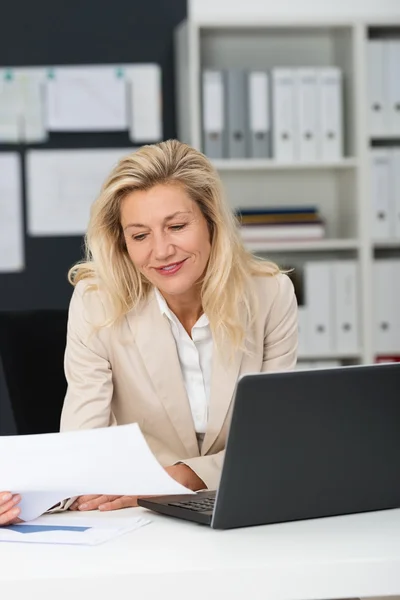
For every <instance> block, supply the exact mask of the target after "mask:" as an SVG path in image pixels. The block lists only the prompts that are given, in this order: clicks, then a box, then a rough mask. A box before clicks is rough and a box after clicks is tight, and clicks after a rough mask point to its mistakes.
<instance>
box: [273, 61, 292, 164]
mask: <svg viewBox="0 0 400 600" xmlns="http://www.w3.org/2000/svg"><path fill="white" fill-rule="evenodd" d="M272 115H273V125H272V131H273V155H274V158H275V159H276V160H277V161H281V162H294V161H295V160H296V155H295V138H294V136H295V78H294V71H293V70H292V69H281V68H279V69H273V70H272Z"/></svg>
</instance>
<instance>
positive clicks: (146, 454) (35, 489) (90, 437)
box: [0, 423, 193, 521]
mask: <svg viewBox="0 0 400 600" xmlns="http://www.w3.org/2000/svg"><path fill="white" fill-rule="evenodd" d="M0 456H12V460H11V461H3V463H2V467H1V470H0V490H10V491H11V492H13V493H19V494H21V498H22V499H21V502H20V505H19V506H20V508H21V513H20V518H21V519H22V520H23V521H29V520H33V519H36V518H37V517H38V516H39V515H40V514H42V513H44V512H45V511H46V510H48V509H50V508H51V507H52V506H54V505H55V504H56V503H58V502H60V501H61V500H64V499H66V498H70V497H74V496H81V495H86V494H113V495H114V494H115V495H127V496H132V495H133V496H145V495H146V496H147V495H149V496H152V495H164V494H165V495H169V494H190V493H193V492H191V491H190V490H188V489H187V488H185V487H184V486H183V485H181V484H180V483H178V482H177V481H175V480H174V479H173V478H172V477H170V475H168V473H167V471H166V470H165V469H164V468H163V467H162V466H161V465H160V463H159V462H158V461H157V459H156V458H155V456H154V455H153V453H152V452H151V450H150V448H149V446H148V444H147V442H146V440H145V438H144V436H143V434H142V432H141V430H140V428H139V426H138V424H137V423H132V424H130V425H120V426H118V427H105V428H100V429H90V430H80V431H68V432H64V433H47V434H36V435H16V436H4V437H0Z"/></svg>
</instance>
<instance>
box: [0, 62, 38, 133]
mask: <svg viewBox="0 0 400 600" xmlns="http://www.w3.org/2000/svg"><path fill="white" fill-rule="evenodd" d="M44 86H45V70H44V69H42V68H39V67H32V68H26V69H25V68H16V69H0V143H1V142H2V143H18V142H22V143H29V142H44V141H45V140H46V139H47V137H48V134H47V130H46V127H45V120H44V117H45V110H44V109H45V87H44Z"/></svg>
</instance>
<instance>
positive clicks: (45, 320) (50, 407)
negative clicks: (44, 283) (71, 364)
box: [0, 310, 68, 434]
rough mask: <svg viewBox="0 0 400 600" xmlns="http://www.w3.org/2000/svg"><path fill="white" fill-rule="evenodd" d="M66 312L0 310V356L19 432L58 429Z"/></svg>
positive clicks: (43, 431) (62, 397) (41, 431)
mask: <svg viewBox="0 0 400 600" xmlns="http://www.w3.org/2000/svg"><path fill="white" fill-rule="evenodd" d="M67 318H68V311H66V310H40V311H24V312H0V357H1V361H2V365H3V379H4V382H5V386H6V388H7V391H8V396H9V402H10V405H11V408H12V412H13V416H14V420H15V424H16V429H17V433H18V434H33V433H52V432H56V431H59V428H60V416H61V410H62V405H63V402H64V397H65V392H66V389H67V383H66V380H65V375H64V352H65V342H66V331H67Z"/></svg>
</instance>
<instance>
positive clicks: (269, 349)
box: [61, 274, 297, 489]
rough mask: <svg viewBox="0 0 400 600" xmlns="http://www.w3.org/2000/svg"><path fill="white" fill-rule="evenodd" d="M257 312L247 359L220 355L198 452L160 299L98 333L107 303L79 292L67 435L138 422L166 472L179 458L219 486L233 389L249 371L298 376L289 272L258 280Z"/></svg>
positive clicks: (70, 341)
mask: <svg viewBox="0 0 400 600" xmlns="http://www.w3.org/2000/svg"><path fill="white" fill-rule="evenodd" d="M254 282H255V285H256V289H257V293H258V298H259V311H258V315H257V320H256V324H255V327H254V328H253V331H252V332H250V331H249V332H248V337H247V343H248V345H249V347H250V349H251V350H252V354H250V355H248V354H245V353H243V352H242V351H236V352H235V354H234V355H233V357H232V359H231V361H227V360H226V357H227V356H228V355H229V353H230V348H229V347H228V346H227V347H226V348H223V350H222V352H221V354H219V353H218V352H217V351H216V350H215V348H214V355H213V364H212V376H211V392H210V399H209V421H208V427H207V431H206V433H205V437H204V441H203V444H202V446H201V451H200V450H199V445H198V442H197V438H196V433H195V429H194V425H193V419H192V415H191V411H190V406H189V402H188V398H187V395H186V390H185V385H184V382H183V378H182V373H181V368H180V364H179V358H178V355H177V349H176V345H175V340H174V338H173V335H172V332H171V329H170V325H169V322H168V320H167V318H166V317H165V316H163V315H162V314H161V311H160V308H159V305H158V303H157V299H156V297H155V294H154V293H153V294H151V295H150V297H149V299H148V300H147V301H146V302H145V303H144V304H143V306H142V307H141V308H140V310H137V311H131V312H130V313H128V314H127V315H126V317H124V318H123V319H122V320H121V322H120V323H119V324H118V325H115V326H111V327H102V328H97V329H96V328H95V327H93V325H96V323H97V324H100V323H101V322H103V321H104V319H105V317H106V310H107V307H106V302H105V297H104V294H102V293H101V292H100V291H90V290H88V289H87V288H88V283H87V282H85V281H81V282H79V283H78V285H77V286H76V288H75V290H74V293H73V296H72V299H71V303H70V311H69V322H68V334H67V346H66V352H65V372H66V377H67V381H68V391H67V395H66V398H65V403H64V407H63V411H62V418H61V430H62V431H66V430H74V429H85V428H92V427H108V426H110V425H116V424H117V425H122V424H126V423H133V422H136V423H138V424H139V426H140V428H141V430H142V432H143V434H144V436H145V438H146V440H147V442H148V444H149V446H150V448H151V450H152V451H153V453H154V454H155V456H156V457H157V459H158V460H159V462H160V463H161V464H162V465H163V466H167V465H171V464H174V463H176V462H178V461H182V462H184V463H186V464H187V465H189V466H190V467H191V468H192V469H193V470H194V471H195V472H196V473H197V474H198V476H199V477H200V478H201V479H202V480H203V481H204V482H205V483H206V485H207V487H208V488H209V489H215V488H216V487H217V484H218V480H219V477H220V472H221V467H222V460H223V451H224V448H225V443H226V437H227V431H228V425H229V420H230V416H231V409H232V398H233V395H234V390H235V385H236V382H237V380H238V378H239V376H240V375H242V374H244V373H254V372H261V371H263V372H265V371H283V370H289V369H292V368H293V367H294V366H295V363H296V354H297V303H296V298H295V294H294V289H293V285H292V282H291V280H290V279H289V278H288V277H287V276H286V275H283V274H280V275H277V276H273V277H257V278H255V279H254Z"/></svg>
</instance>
